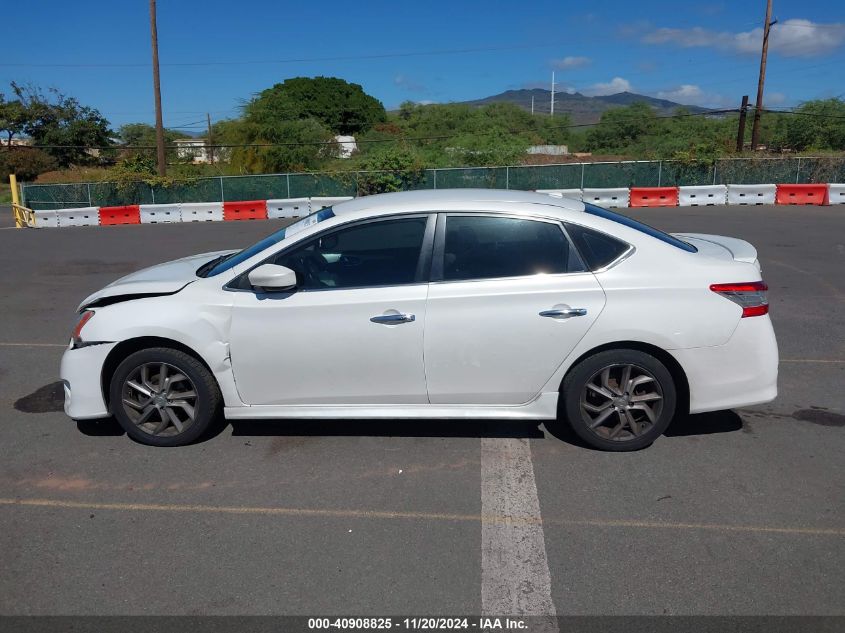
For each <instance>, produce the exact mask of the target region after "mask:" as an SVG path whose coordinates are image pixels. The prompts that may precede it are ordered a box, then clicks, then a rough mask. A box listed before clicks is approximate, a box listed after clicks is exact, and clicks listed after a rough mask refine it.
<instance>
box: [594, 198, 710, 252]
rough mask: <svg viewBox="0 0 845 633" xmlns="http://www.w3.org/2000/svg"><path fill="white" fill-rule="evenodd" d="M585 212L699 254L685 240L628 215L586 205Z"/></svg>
mask: <svg viewBox="0 0 845 633" xmlns="http://www.w3.org/2000/svg"><path fill="white" fill-rule="evenodd" d="M584 211H586V212H587V213H589V214H590V215H597V216H599V217H600V218H604V219H606V220H611V221H613V222H618V223H619V224H623V225H624V226H627V227H628V228H632V229H635V230H637V231H639V232H640V233H645V234H646V235H651V237H654V238H656V239H658V240H660V241H661V242H665V243H666V244H671V245H672V246H674V247H675V248H680V249H681V250H682V251H687V252H688V253H697V252H698V249H697V248H696V247H695V246H693V245H692V244H688V243H687V242H684V241H683V240H679V239H678V238H677V237H672V236H671V235H669V234H668V233H664V232H663V231H660V230H658V229H656V228H654V227H653V226H649V225H648V224H643V223H642V222H639V221H637V220H635V219H633V218H629V217H628V216H627V215H622V214H621V213H616V212H615V211H608V210H607V209H603V208H601V207H597V206H596V205H594V204H588V203H584Z"/></svg>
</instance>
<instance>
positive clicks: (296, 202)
mask: <svg viewBox="0 0 845 633" xmlns="http://www.w3.org/2000/svg"><path fill="white" fill-rule="evenodd" d="M310 208H311V206H310V201H309V200H308V198H284V199H279V200H268V201H267V217H268V218H270V219H276V218H298V217H300V216H303V215H308V213H309V212H310Z"/></svg>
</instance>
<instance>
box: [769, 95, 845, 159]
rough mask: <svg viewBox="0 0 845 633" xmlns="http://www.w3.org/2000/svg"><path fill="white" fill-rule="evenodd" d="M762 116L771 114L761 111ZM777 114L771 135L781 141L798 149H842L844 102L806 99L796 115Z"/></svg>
mask: <svg viewBox="0 0 845 633" xmlns="http://www.w3.org/2000/svg"><path fill="white" fill-rule="evenodd" d="M763 116H764V118H770V117H772V114H764V115H763ZM776 116H778V125H776V126H775V130H774V136H775V139H776V141H779V142H780V144H783V145H785V146H786V147H789V148H790V149H794V150H797V151H804V150H845V101H843V100H842V99H820V100H816V101H807V102H806V103H803V104H801V105H800V106H799V107H798V108H796V109H795V114H783V115H776Z"/></svg>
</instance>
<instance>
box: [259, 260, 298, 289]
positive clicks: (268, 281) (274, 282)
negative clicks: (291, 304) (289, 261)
mask: <svg viewBox="0 0 845 633" xmlns="http://www.w3.org/2000/svg"><path fill="white" fill-rule="evenodd" d="M248 277H249V283H250V284H251V285H252V286H253V287H254V288H259V289H261V290H265V291H267V292H281V291H283V290H291V289H293V288H296V273H295V272H293V271H292V270H291V269H290V268H288V267H287V266H279V265H278V264H262V265H261V266H259V267H258V268H254V269H253V270H251V271H250V273H249V275H248Z"/></svg>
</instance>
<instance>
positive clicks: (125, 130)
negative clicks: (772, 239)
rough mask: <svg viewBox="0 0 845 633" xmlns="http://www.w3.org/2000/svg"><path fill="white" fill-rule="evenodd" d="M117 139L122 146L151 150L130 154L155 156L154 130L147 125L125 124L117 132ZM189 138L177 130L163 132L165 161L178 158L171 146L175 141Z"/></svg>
mask: <svg viewBox="0 0 845 633" xmlns="http://www.w3.org/2000/svg"><path fill="white" fill-rule="evenodd" d="M117 136H118V138H119V139H120V140H121V141H122V142H123V144H124V145H130V146H146V147H150V148H151V149H144V150H131V153H133V154H135V153H140V154H144V155H150V156H155V152H156V150H155V149H154V148H155V145H156V129H155V127H154V126H152V125H149V124H148V123H126V124H125V125H121V126H120V128H119V129H118V131H117ZM180 138H190V135H189V134H185V133H184V132H180V131H178V130H170V129H167V128H165V130H164V144H165V145H166V146H167V147H168V149H167V151H166V156H167V160H169V161H175V160H177V158H178V155H177V152H176V150H175V149H174V148H172V147H171V146H172V145H173V143H174V141H175V140H176V139H180Z"/></svg>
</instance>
